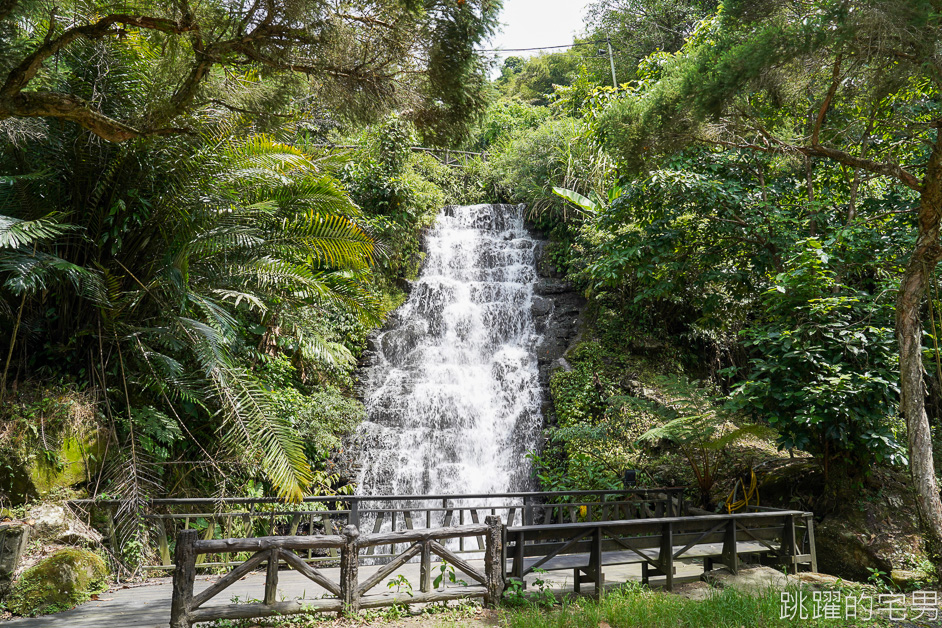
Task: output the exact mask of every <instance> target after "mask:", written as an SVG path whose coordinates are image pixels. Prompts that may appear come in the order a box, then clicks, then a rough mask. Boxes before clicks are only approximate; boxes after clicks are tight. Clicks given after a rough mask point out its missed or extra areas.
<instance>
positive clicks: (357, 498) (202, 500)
mask: <svg viewBox="0 0 942 628" xmlns="http://www.w3.org/2000/svg"><path fill="white" fill-rule="evenodd" d="M684 490H686V489H685V487H683V486H670V487H663V488H631V489H608V490H594V491H529V492H515V493H441V494H435V495H309V496H307V497H304V498H303V499H302V500H301V503H318V502H325V501H328V502H364V501H386V502H388V501H425V500H428V501H431V500H442V499H449V500H452V499H484V498H502V497H547V496H554V497H555V496H558V497H566V496H580V495H629V494H630V495H650V494H656V493H667V494H671V493H682V492H683V491H684ZM69 503H70V504H75V505H94V504H98V505H105V506H112V505H120V504H123V503H125V500H120V499H89V498H85V499H73V500H69ZM145 503H147V504H150V505H152V506H172V505H177V504H179V505H199V504H286V505H287V502H285V501H284V500H282V499H279V498H277V497H222V498H220V499H213V498H210V497H156V498H151V499H149V500H146V501H145Z"/></svg>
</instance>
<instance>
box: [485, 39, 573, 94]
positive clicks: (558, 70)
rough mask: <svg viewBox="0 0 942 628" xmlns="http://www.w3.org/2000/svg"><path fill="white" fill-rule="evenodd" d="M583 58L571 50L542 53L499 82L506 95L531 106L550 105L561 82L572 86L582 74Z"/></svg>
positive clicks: (508, 73) (509, 70)
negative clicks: (553, 94) (579, 74)
mask: <svg viewBox="0 0 942 628" xmlns="http://www.w3.org/2000/svg"><path fill="white" fill-rule="evenodd" d="M580 66H581V60H580V59H579V57H578V56H576V54H573V52H572V51H570V52H554V53H542V54H538V55H536V56H532V57H529V58H527V59H525V60H524V61H523V63H522V64H520V65H519V66H516V67H513V69H510V68H508V70H507V73H506V74H502V76H501V79H503V80H501V79H499V80H498V81H497V86H498V88H499V89H500V90H501V92H502V93H503V95H504V96H505V97H513V98H519V99H520V100H522V101H523V102H526V103H528V104H531V105H538V106H545V105H548V104H549V102H550V99H551V95H552V93H553V91H554V89H555V88H556V86H558V85H569V84H570V83H572V81H573V79H574V78H575V77H576V76H577V75H578V73H579V70H580Z"/></svg>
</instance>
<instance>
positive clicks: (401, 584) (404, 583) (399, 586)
mask: <svg viewBox="0 0 942 628" xmlns="http://www.w3.org/2000/svg"><path fill="white" fill-rule="evenodd" d="M386 587H387V588H389V589H392V588H393V587H396V593H399V592H401V591H402V590H403V589H405V591H406V593H407V594H408V595H409V597H413V595H412V583H411V582H409V579H408V578H406V577H405V576H404V575H402V574H399V575H398V576H396V577H395V578H390V579H389V582H387V583H386Z"/></svg>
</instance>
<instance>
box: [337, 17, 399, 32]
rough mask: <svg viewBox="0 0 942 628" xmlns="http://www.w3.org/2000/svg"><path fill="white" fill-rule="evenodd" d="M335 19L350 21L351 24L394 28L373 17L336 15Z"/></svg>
mask: <svg viewBox="0 0 942 628" xmlns="http://www.w3.org/2000/svg"><path fill="white" fill-rule="evenodd" d="M337 17H339V18H342V19H345V20H351V21H353V22H360V23H362V24H366V25H367V26H382V27H384V28H394V26H393V25H392V24H390V23H389V22H386V21H384V20H380V19H377V18H375V17H369V16H365V15H350V14H349V13H338V14H337Z"/></svg>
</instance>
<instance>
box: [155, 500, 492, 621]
mask: <svg viewBox="0 0 942 628" xmlns="http://www.w3.org/2000/svg"><path fill="white" fill-rule="evenodd" d="M501 527H502V526H501V521H500V517H496V516H488V517H487V518H486V523H485V524H483V525H473V526H463V527H458V528H438V529H426V530H406V531H402V532H396V533H386V534H367V535H363V536H361V535H360V532H359V530H358V529H357V527H356V526H352V525H348V526H346V527H345V528H344V529H343V533H342V534H341V535H317V536H307V537H284V536H271V537H260V538H251V539H225V540H222V541H220V540H200V539H199V535H198V533H197V532H196V531H195V530H183V531H181V532H180V533H179V534H178V535H177V544H176V550H175V561H176V564H177V565H178V568H177V569H176V570H174V574H173V600H172V603H171V610H170V626H171V628H190V627H191V626H192V625H193V624H194V623H197V622H206V621H213V620H216V619H248V618H256V617H268V616H273V615H290V614H295V613H302V612H308V611H311V610H319V611H331V612H337V613H338V614H340V615H341V616H342V614H343V613H344V612H352V613H356V612H357V611H358V610H359V609H360V608H377V607H382V606H392V605H396V604H415V603H431V602H442V601H447V600H452V599H463V598H468V597H483V598H484V603H485V605H486V606H493V605H496V604H497V602H498V601H499V600H500V596H501V594H502V593H503V590H504V565H503V563H502V558H501V556H502V550H501V544H502V533H501ZM479 535H484V536H485V537H486V539H487V541H486V547H485V560H484V571H483V572H482V571H480V570H479V569H477V568H475V567H474V566H472V565H470V564H469V563H467V562H466V561H465V560H464V559H462V558H461V557H459V556H456V555H455V554H454V553H453V552H452V551H451V550H449V549H447V548H446V547H445V546H444V545H443V544H442V543H439V541H445V540H446V539H451V538H457V537H467V536H479ZM392 536H394V537H395V540H396V541H397V542H404V543H408V544H409V547H408V548H407V549H405V550H404V551H403V552H401V553H400V554H399V555H398V556H396V558H395V559H394V560H393V561H392V562H390V563H389V564H387V565H385V566H384V567H382V568H381V569H380V570H379V571H377V572H376V573H374V574H372V575H371V576H369V577H368V578H366V579H364V580H363V581H360V579H359V552H360V549H362V548H364V547H370V546H373V545H379V544H384V543H388V542H389V540H390V537H392ZM324 547H333V548H335V549H337V550H339V553H340V582H334V581H332V580H331V579H329V578H327V576H326V575H325V574H324V573H322V572H320V571H318V570H317V569H316V568H314V567H313V566H311V565H308V564H307V563H305V562H304V560H303V559H302V558H301V557H300V556H298V555H297V554H296V553H294V552H295V551H299V550H300V551H303V550H309V549H314V548H324ZM220 549H224V550H229V551H254V554H253V555H252V556H251V557H250V558H248V560H245V561H244V562H242V563H240V564H239V565H238V566H237V567H235V568H234V569H233V570H232V571H230V572H229V573H228V574H226V575H224V576H223V577H222V578H220V579H219V580H217V581H216V582H214V583H213V584H211V585H210V586H209V587H208V588H206V589H204V590H203V591H201V592H199V593H196V592H195V591H194V584H195V582H196V567H197V557H198V556H200V555H203V554H209V553H215V552H218V551H220ZM432 554H436V555H438V556H440V557H441V558H443V559H445V560H447V561H448V562H449V563H450V564H452V565H454V566H456V567H457V568H459V569H461V571H462V572H463V573H465V574H467V576H468V577H469V578H470V579H471V580H473V581H475V582H477V583H479V584H477V585H472V586H461V587H451V588H446V589H444V590H442V591H434V590H433V589H432V565H431V561H432ZM416 556H419V557H420V569H421V582H420V583H419V591H420V592H419V593H414V594H413V593H411V592H410V594H409V597H408V598H406V597H404V596H401V595H399V594H398V593H397V594H373V595H369V596H367V595H365V594H366V593H368V592H369V591H370V590H371V589H373V588H374V587H376V586H377V585H378V584H380V583H381V582H382V581H383V580H384V579H385V578H387V577H388V576H390V575H392V574H393V573H394V572H395V571H396V569H398V568H399V567H401V566H402V565H404V564H405V563H406V562H408V561H409V560H410V559H412V558H414V557H416ZM282 561H283V562H285V563H287V565H288V566H290V567H292V568H294V569H295V570H296V571H298V572H299V573H300V574H301V575H303V576H305V577H307V578H309V579H310V580H312V581H313V582H315V583H316V584H318V585H320V586H321V587H323V588H324V589H325V590H326V591H327V592H328V595H325V596H324V597H322V598H320V599H316V600H305V601H303V602H302V601H301V600H291V601H278V600H277V591H278V572H279V564H280V563H281V562H282ZM263 563H265V564H267V567H266V577H265V594H264V601H263V602H259V603H248V604H230V605H226V606H211V607H208V608H200V607H201V606H202V605H203V604H205V603H206V602H208V601H209V600H211V599H213V598H214V597H216V596H217V595H219V594H220V593H222V592H223V591H224V590H225V589H226V588H228V587H229V586H230V585H232V584H234V583H235V582H237V581H238V580H240V579H241V578H242V577H244V576H245V575H247V574H248V573H249V572H251V571H252V570H254V569H256V568H258V567H260V566H261V565H262V564H263Z"/></svg>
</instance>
